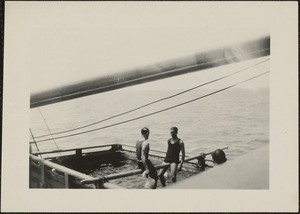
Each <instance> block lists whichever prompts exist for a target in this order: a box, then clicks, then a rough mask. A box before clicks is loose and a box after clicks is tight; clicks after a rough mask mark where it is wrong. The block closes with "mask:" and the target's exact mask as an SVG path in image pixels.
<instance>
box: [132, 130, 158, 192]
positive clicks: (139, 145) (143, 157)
mask: <svg viewBox="0 0 300 214" xmlns="http://www.w3.org/2000/svg"><path fill="white" fill-rule="evenodd" d="M141 133H142V138H141V139H140V140H138V141H137V142H136V158H137V164H138V167H139V168H140V169H141V170H142V171H143V172H144V171H145V173H146V177H148V175H149V176H150V177H151V178H152V179H154V180H155V184H154V185H153V187H152V189H155V188H156V185H157V180H158V176H157V172H156V169H155V168H154V166H153V164H152V163H151V161H150V160H149V159H148V157H149V151H150V145H149V142H148V138H149V135H150V131H149V129H148V128H146V127H144V128H142V130H141Z"/></svg>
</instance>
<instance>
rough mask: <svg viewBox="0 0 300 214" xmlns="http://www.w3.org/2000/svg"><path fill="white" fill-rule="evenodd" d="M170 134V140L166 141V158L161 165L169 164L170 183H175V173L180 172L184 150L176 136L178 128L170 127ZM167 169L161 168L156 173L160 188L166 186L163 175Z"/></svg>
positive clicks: (181, 142)
mask: <svg viewBox="0 0 300 214" xmlns="http://www.w3.org/2000/svg"><path fill="white" fill-rule="evenodd" d="M170 134H171V136H172V138H170V139H169V140H168V150H167V153H166V158H165V159H164V161H163V164H165V163H170V166H169V167H170V170H171V177H172V182H176V174H177V171H180V170H181V168H182V165H183V162H184V159H185V149H184V143H183V141H182V140H181V139H180V138H178V136H177V134H178V128H177V127H172V128H171V129H170ZM180 151H181V160H179V153H180ZM178 165H179V167H178ZM169 167H165V168H162V169H161V170H160V171H159V173H158V176H159V179H160V181H161V184H162V186H166V180H165V178H164V174H165V172H166V171H167V170H168V168H169Z"/></svg>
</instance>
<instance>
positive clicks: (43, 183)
mask: <svg viewBox="0 0 300 214" xmlns="http://www.w3.org/2000/svg"><path fill="white" fill-rule="evenodd" d="M44 186H45V165H44V163H42V162H41V182H40V187H41V188H43V187H44Z"/></svg>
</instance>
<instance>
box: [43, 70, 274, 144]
mask: <svg viewBox="0 0 300 214" xmlns="http://www.w3.org/2000/svg"><path fill="white" fill-rule="evenodd" d="M269 72H270V71H266V72H264V73H262V74H259V75H256V76H254V77H251V78H249V79H246V80H243V81H241V82H238V83H235V84H232V85H230V86H227V87H225V88H222V89H219V90H216V91H214V92H211V93H208V94H206V95H203V96H200V97H197V98H194V99H191V100H188V101H186V102H183V103H180V104H177V105H174V106H171V107H168V108H165V109H162V110H159V111H155V112H152V113H149V114H145V115H143V116H139V117H135V118H132V119H129V120H125V121H122V122H119V123H114V124H111V125H107V126H103V127H100V128H96V129H91V130H87V131H84V132H79V133H75V134H71V135H65V136H61V137H56V138H53V139H61V138H67V137H72V136H76V135H80V134H85V133H89V132H93V131H98V130H101V129H106V128H110V127H113V126H117V125H121V124H124V123H128V122H131V121H134V120H138V119H141V118H144V117H148V116H151V115H154V114H158V113H161V112H164V111H167V110H170V109H173V108H177V107H179V106H182V105H185V104H188V103H191V102H194V101H196V100H200V99H202V98H205V97H208V96H211V95H213V94H217V93H219V92H221V91H225V90H227V89H230V88H232V87H234V86H237V85H239V84H242V83H245V82H248V81H250V80H252V79H255V78H257V77H260V76H262V75H265V74H267V73H269ZM49 140H52V138H50V139H44V140H39V141H37V142H44V141H49Z"/></svg>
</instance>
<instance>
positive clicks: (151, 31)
mask: <svg viewBox="0 0 300 214" xmlns="http://www.w3.org/2000/svg"><path fill="white" fill-rule="evenodd" d="M163 4H164V3H163ZM163 4H162V5H163ZM10 5H14V7H10ZM203 6H204V7H195V5H194V4H186V5H185V7H182V5H180V4H176V3H172V4H169V5H168V7H167V9H166V7H162V6H160V7H159V6H158V5H157V4H154V3H148V4H147V5H146V4H145V3H135V4H134V3H126V2H122V3H120V2H119V3H118V4H114V3H107V2H89V3H83V2H32V3H28V2H26V3H23V4H22V3H19V4H18V5H16V4H13V3H11V2H7V8H6V11H5V13H6V17H5V22H6V24H7V25H6V31H5V32H6V35H9V36H7V37H6V38H7V40H6V43H7V45H6V51H12V53H11V58H9V59H8V62H10V60H11V61H12V63H13V64H14V69H19V70H22V71H23V72H26V73H30V90H31V92H37V91H41V90H44V89H48V88H53V87H56V86H60V85H65V84H68V83H72V82H77V81H82V80H85V79H90V78H93V77H96V76H101V75H102V74H105V73H112V72H116V71H122V70H125V69H127V68H133V67H137V66H139V65H146V64H151V63H154V62H159V61H163V60H164V59H172V58H173V57H178V56H184V55H187V54H191V53H193V52H195V51H199V50H202V49H203V48H210V47H218V46H219V45H224V44H231V43H236V42H239V41H241V40H247V39H251V38H254V37H257V36H261V35H265V34H267V33H268V28H266V27H265V26H263V25H259V22H257V23H256V22H254V23H256V24H253V23H252V24H248V25H246V23H245V24H237V23H236V22H235V20H234V19H233V20H231V21H233V23H234V24H233V25H232V24H228V23H227V24H224V21H223V24H222V22H220V21H221V20H222V17H224V18H225V17H226V18H227V19H228V15H229V14H226V13H224V10H219V9H218V8H215V9H214V10H212V9H211V7H206V4H203ZM224 6H225V7H226V5H224ZM220 11H221V12H222V11H223V12H222V13H220ZM237 12H238V11H237ZM214 14H215V15H216V16H214ZM217 15H218V16H217ZM241 15H244V16H245V15H247V14H241ZM225 23H226V22H225ZM239 68H240V67H237V68H236V69H239ZM232 71H234V70H232ZM195 75H197V74H195ZM201 75H204V74H201ZM189 77H190V79H189ZM202 77H203V76H199V78H202ZM172 79H173V78H172ZM193 79H195V76H194V75H188V76H186V77H185V79H184V81H182V80H180V79H178V81H179V82H185V83H188V82H189V80H193ZM168 81H170V80H168ZM168 81H167V82H166V84H164V82H162V85H164V86H165V87H166V85H168V84H167V83H168ZM174 81H177V80H176V78H175V79H174ZM248 85H249V84H248ZM144 87H145V86H144ZM253 87H268V77H263V78H260V80H257V81H256V83H255V84H254V86H253ZM149 88H157V87H156V85H153V86H152V85H149ZM183 88H184V87H183Z"/></svg>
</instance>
